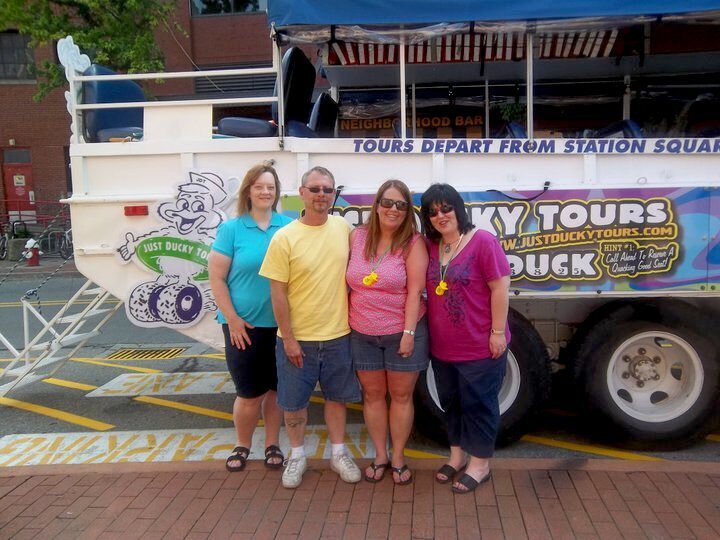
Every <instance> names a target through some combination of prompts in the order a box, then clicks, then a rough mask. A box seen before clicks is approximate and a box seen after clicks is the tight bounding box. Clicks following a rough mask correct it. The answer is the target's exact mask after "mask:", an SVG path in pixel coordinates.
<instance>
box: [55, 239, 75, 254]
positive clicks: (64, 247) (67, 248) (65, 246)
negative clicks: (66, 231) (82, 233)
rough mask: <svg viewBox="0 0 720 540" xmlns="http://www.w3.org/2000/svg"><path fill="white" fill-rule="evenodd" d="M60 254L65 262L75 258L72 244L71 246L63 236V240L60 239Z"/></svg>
mask: <svg viewBox="0 0 720 540" xmlns="http://www.w3.org/2000/svg"><path fill="white" fill-rule="evenodd" d="M58 252H59V253H60V256H61V257H62V258H63V259H65V260H68V259H70V258H71V257H72V256H73V248H72V244H70V242H69V241H68V239H67V237H65V236H63V237H62V238H60V246H59V247H58Z"/></svg>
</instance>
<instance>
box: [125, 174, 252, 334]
mask: <svg viewBox="0 0 720 540" xmlns="http://www.w3.org/2000/svg"><path fill="white" fill-rule="evenodd" d="M238 185H239V180H238V179H237V178H229V179H228V181H227V183H226V182H225V181H224V180H223V179H222V178H221V177H220V176H218V175H217V174H214V173H209V172H203V173H196V172H190V173H189V180H188V181H187V182H185V183H183V184H180V185H179V186H178V187H177V196H176V197H175V198H174V199H172V200H170V201H162V202H160V203H158V205H157V207H156V208H155V213H156V214H157V215H158V216H159V218H160V220H161V221H163V222H164V223H165V225H164V226H163V227H161V228H159V229H156V230H152V231H149V232H147V233H145V234H141V235H136V234H135V233H132V232H128V233H126V234H125V239H124V243H122V245H121V246H120V247H119V248H118V249H117V253H118V257H119V259H120V262H121V263H122V264H125V263H127V262H129V261H131V260H132V261H134V262H135V263H136V264H138V265H139V266H140V267H141V268H143V270H149V271H150V272H153V273H154V274H158V277H157V278H156V279H155V280H153V281H143V282H141V283H139V284H137V285H136V286H135V287H134V288H133V290H132V291H131V292H130V294H129V296H128V300H127V302H126V303H125V311H126V313H127V316H128V319H129V320H130V321H132V322H133V323H134V324H136V325H138V326H145V327H156V326H168V327H172V328H180V327H189V326H192V325H194V324H196V323H198V322H199V321H200V320H201V319H202V317H201V314H203V313H205V312H208V311H217V305H216V304H215V300H214V299H213V297H212V294H211V292H210V289H209V288H208V286H207V281H208V279H209V277H208V272H207V258H208V255H209V254H210V246H211V245H212V242H213V240H215V232H216V230H217V227H218V226H219V225H220V223H222V222H223V221H224V220H225V219H226V215H225V213H224V212H223V210H222V209H223V208H224V207H225V206H227V205H228V203H229V202H230V198H229V197H228V193H235V192H236V191H237V187H238Z"/></svg>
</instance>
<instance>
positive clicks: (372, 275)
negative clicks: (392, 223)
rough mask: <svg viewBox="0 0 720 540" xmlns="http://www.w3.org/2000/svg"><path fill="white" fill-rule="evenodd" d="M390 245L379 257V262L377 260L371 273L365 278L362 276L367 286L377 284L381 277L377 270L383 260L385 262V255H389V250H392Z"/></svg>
mask: <svg viewBox="0 0 720 540" xmlns="http://www.w3.org/2000/svg"><path fill="white" fill-rule="evenodd" d="M390 247H391V246H388V247H387V249H386V250H385V252H384V253H383V254H382V255H380V259H378V262H376V263H375V266H373V267H372V270H370V273H369V274H368V275H367V276H365V277H364V278H362V282H363V285H365V286H366V287H372V286H373V285H375V283H376V282H377V280H378V279H380V276H378V275H377V272H375V270H377V267H378V266H380V263H381V262H383V259H384V258H385V255H387V253H388V251H390Z"/></svg>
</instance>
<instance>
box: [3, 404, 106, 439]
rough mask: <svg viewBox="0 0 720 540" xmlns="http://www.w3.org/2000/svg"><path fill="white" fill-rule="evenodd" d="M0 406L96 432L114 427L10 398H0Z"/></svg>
mask: <svg viewBox="0 0 720 540" xmlns="http://www.w3.org/2000/svg"><path fill="white" fill-rule="evenodd" d="M0 405H6V406H8V407H15V408H16V409H22V410H23V411H28V412H32V413H35V414H42V415H43V416H49V417H50V418H57V419H58V420H62V421H63V422H69V423H71V424H77V425H79V426H83V427H86V428H90V429H95V430H98V431H107V430H108V429H112V428H114V427H115V426H113V425H112V424H106V423H105V422H99V421H97V420H92V419H90V418H85V417H84V416H79V415H77V414H72V413H69V412H65V411H59V410H58V409H51V408H50V407H43V406H42V405H35V404H34V403H27V402H25V401H18V400H17V399H12V398H6V397H3V398H0Z"/></svg>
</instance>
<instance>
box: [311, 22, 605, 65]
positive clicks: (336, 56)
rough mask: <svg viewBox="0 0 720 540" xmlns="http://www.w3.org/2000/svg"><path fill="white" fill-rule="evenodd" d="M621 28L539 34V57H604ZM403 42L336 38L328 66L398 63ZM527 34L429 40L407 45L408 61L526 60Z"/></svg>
mask: <svg viewBox="0 0 720 540" xmlns="http://www.w3.org/2000/svg"><path fill="white" fill-rule="evenodd" d="M617 37H618V30H617V29H612V30H598V31H589V32H566V33H546V34H538V35H537V36H536V39H535V51H536V52H535V57H536V58H541V59H551V58H602V57H607V56H611V55H612V54H613V52H615V48H616V41H617ZM398 47H399V45H394V44H383V43H350V42H344V41H335V42H333V43H332V44H329V45H325V49H324V54H323V56H324V60H325V62H326V65H331V66H332V65H335V66H344V65H374V64H397V63H398V62H399V49H398ZM525 54H526V48H525V34H523V33H521V32H498V33H482V34H478V33H465V34H455V35H449V36H443V37H437V38H433V39H429V40H427V41H424V42H421V43H418V44H416V45H406V46H405V61H406V62H407V63H408V64H432V63H448V62H480V61H481V60H483V57H484V60H485V61H500V60H522V59H524V58H525Z"/></svg>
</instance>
